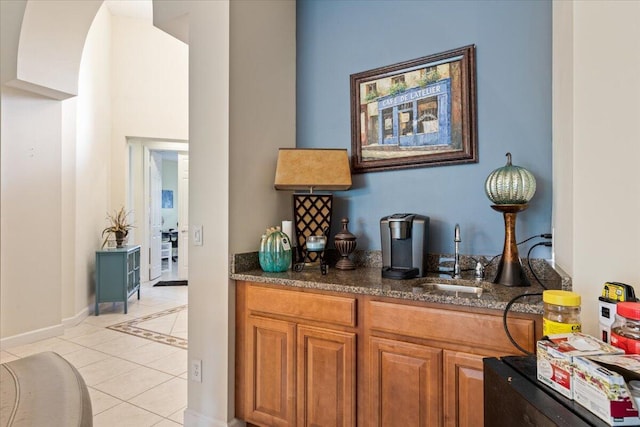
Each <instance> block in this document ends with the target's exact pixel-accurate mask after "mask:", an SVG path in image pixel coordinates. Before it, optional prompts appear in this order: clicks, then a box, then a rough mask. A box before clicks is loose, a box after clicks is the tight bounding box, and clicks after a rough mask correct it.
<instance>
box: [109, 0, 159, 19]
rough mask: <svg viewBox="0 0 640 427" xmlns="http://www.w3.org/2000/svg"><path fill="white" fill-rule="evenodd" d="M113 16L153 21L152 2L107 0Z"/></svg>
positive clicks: (147, 0)
mask: <svg viewBox="0 0 640 427" xmlns="http://www.w3.org/2000/svg"><path fill="white" fill-rule="evenodd" d="M104 3H105V4H106V5H107V7H108V8H109V10H110V11H111V14H112V15H120V16H127V17H129V18H139V19H144V20H147V21H149V22H151V21H152V20H153V6H152V0H105V2H104Z"/></svg>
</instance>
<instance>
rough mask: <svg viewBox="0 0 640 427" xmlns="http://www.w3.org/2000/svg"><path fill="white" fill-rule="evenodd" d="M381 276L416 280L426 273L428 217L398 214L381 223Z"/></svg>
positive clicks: (385, 218) (384, 219)
mask: <svg viewBox="0 0 640 427" xmlns="http://www.w3.org/2000/svg"><path fill="white" fill-rule="evenodd" d="M380 238H381V239H382V277H386V278H389V279H413V278H414V277H423V276H425V275H426V274H427V243H428V241H429V217H428V216H422V215H418V214H409V213H397V214H393V215H389V216H385V217H384V218H382V219H381V220H380Z"/></svg>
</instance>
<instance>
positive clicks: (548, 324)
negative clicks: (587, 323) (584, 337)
mask: <svg viewBox="0 0 640 427" xmlns="http://www.w3.org/2000/svg"><path fill="white" fill-rule="evenodd" d="M542 302H543V303H544V314H543V315H542V334H543V335H554V334H567V333H570V332H581V331H582V324H581V323H580V303H581V299H580V295H579V294H577V293H575V292H571V291H559V290H547V291H544V292H543V293H542Z"/></svg>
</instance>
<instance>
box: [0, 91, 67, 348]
mask: <svg viewBox="0 0 640 427" xmlns="http://www.w3.org/2000/svg"><path fill="white" fill-rule="evenodd" d="M1 126H2V153H1V155H2V160H1V161H2V165H1V170H2V178H1V180H2V191H1V194H2V203H1V209H0V217H1V222H0V227H1V231H0V233H1V235H2V240H1V248H0V253H1V260H0V263H1V264H2V269H1V271H0V281H1V283H2V286H1V288H0V289H1V294H0V305H1V309H0V334H1V336H2V337H3V338H4V337H8V336H13V335H18V334H21V333H24V332H27V331H35V330H39V329H46V328H51V327H55V326H56V325H60V320H61V308H60V304H59V303H58V302H59V301H60V298H61V239H62V235H61V232H60V220H61V217H60V215H61V168H60V156H61V132H62V106H61V103H60V102H59V101H55V100H51V99H46V98H42V97H41V96H39V95H34V94H29V93H27V92H23V91H20V90H16V89H10V88H3V91H2V122H1ZM52 302H54V303H53V304H52ZM51 332H53V331H51Z"/></svg>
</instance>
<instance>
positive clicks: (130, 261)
mask: <svg viewBox="0 0 640 427" xmlns="http://www.w3.org/2000/svg"><path fill="white" fill-rule="evenodd" d="M135 292H138V299H140V246H126V247H124V248H115V249H105V250H100V251H96V306H95V315H96V316H97V315H98V314H99V313H100V303H101V302H124V313H125V314H127V301H128V300H129V297H130V296H131V295H133V293H135Z"/></svg>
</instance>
